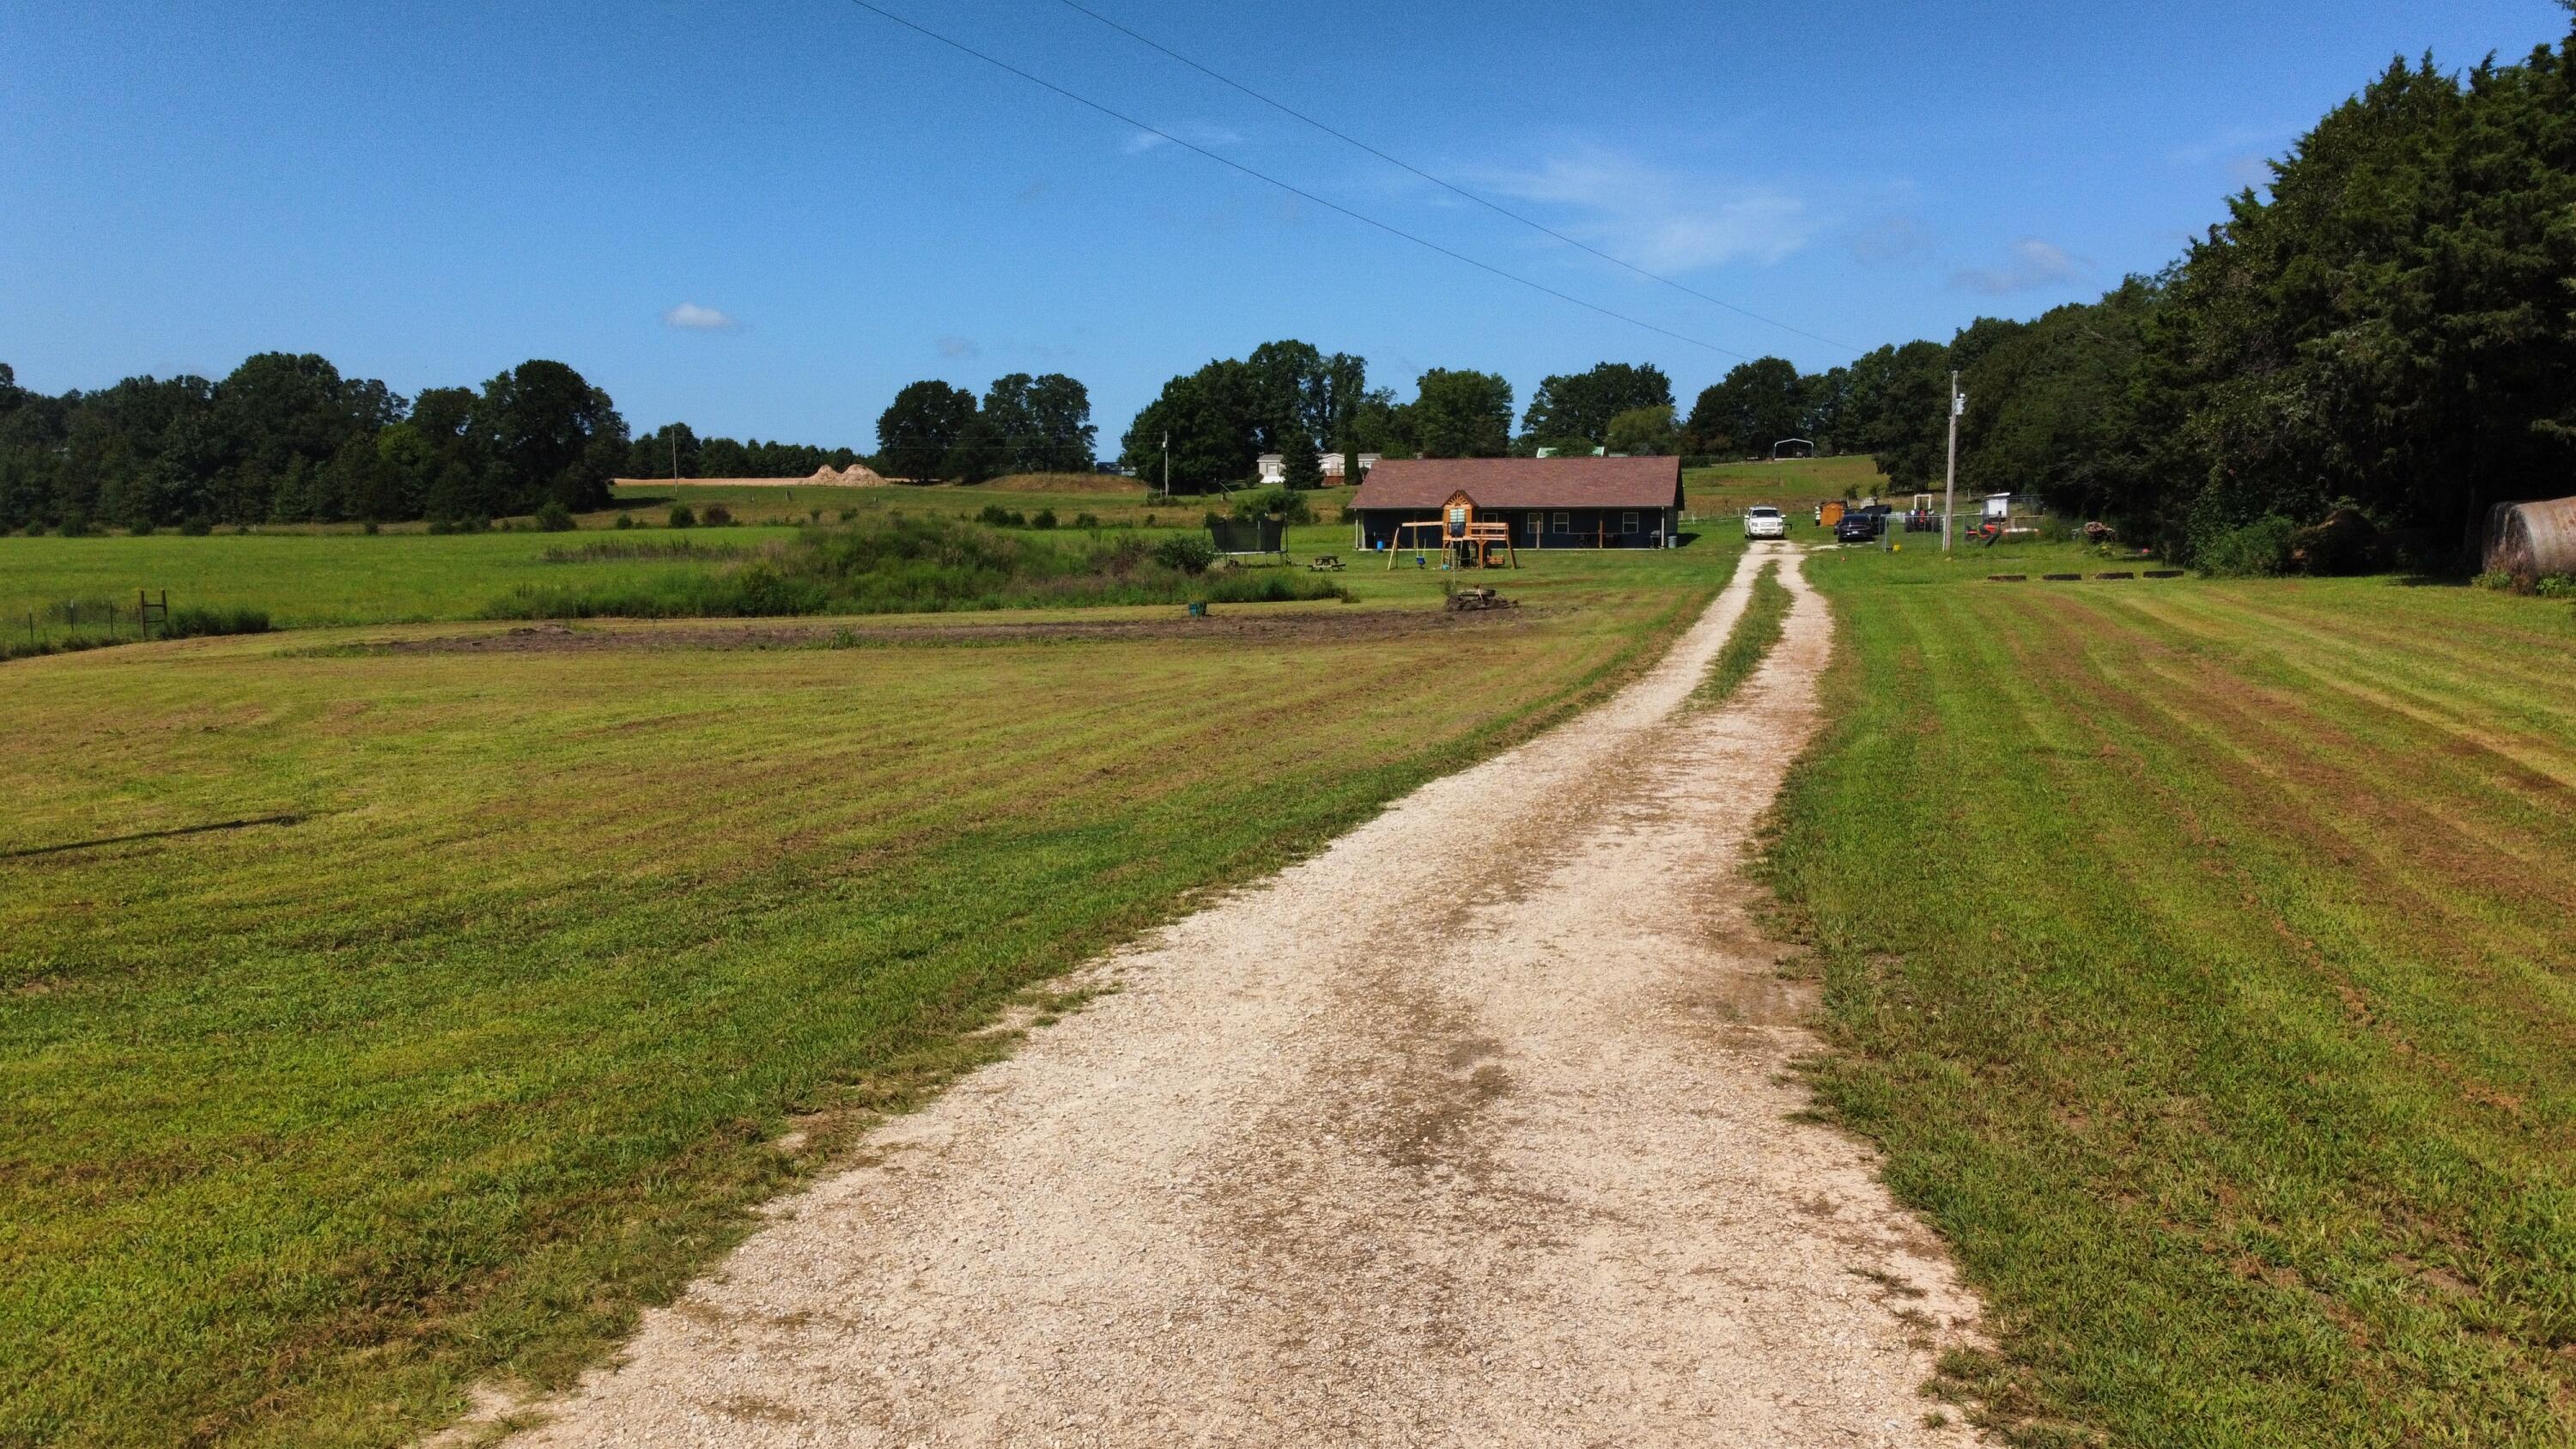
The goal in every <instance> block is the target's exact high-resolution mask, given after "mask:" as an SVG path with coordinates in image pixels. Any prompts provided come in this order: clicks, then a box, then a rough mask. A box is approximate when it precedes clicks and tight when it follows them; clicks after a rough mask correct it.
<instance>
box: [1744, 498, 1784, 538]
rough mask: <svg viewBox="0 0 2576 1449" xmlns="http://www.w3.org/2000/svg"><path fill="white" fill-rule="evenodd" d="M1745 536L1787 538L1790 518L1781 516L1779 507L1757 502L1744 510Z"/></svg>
mask: <svg viewBox="0 0 2576 1449" xmlns="http://www.w3.org/2000/svg"><path fill="white" fill-rule="evenodd" d="M1744 536H1745V537H1746V538H1787V537H1788V536H1789V520H1788V519H1786V518H1783V517H1781V516H1780V510H1779V509H1777V508H1773V507H1771V506H1769V505H1768V504H1756V505H1755V506H1753V507H1751V508H1748V509H1746V510H1744Z"/></svg>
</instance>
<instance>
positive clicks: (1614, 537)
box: [1351, 458, 1682, 550]
mask: <svg viewBox="0 0 2576 1449" xmlns="http://www.w3.org/2000/svg"><path fill="white" fill-rule="evenodd" d="M1458 494H1465V495H1466V497H1467V499H1468V500H1469V501H1470V502H1472V503H1473V504H1474V506H1475V516H1476V517H1477V518H1478V519H1479V520H1482V521H1487V522H1494V521H1503V522H1508V523H1510V524H1511V526H1512V542H1513V543H1514V544H1515V545H1516V546H1518V547H1521V548H1670V547H1672V546H1673V544H1674V542H1675V541H1676V539H1677V535H1678V533H1679V530H1680V525H1681V511H1682V464H1681V460H1680V459H1679V458H1390V459H1388V460H1387V461H1385V462H1383V463H1380V464H1378V465H1377V466H1376V467H1375V468H1373V469H1371V470H1370V471H1369V474H1368V477H1367V480H1366V481H1364V482H1362V483H1361V484H1360V491H1359V492H1358V493H1357V494H1356V495H1354V496H1353V497H1352V499H1351V516H1352V518H1353V519H1354V520H1355V522H1354V524H1353V527H1354V528H1355V529H1356V533H1355V535H1354V542H1355V543H1356V545H1357V546H1358V547H1359V548H1361V549H1364V550H1374V549H1380V548H1391V547H1394V546H1395V543H1396V526H1397V525H1398V524H1403V523H1415V522H1427V521H1429V520H1431V519H1436V518H1438V517H1439V516H1440V509H1441V506H1442V505H1443V504H1445V503H1447V502H1448V501H1449V500H1450V499H1451V498H1452V497H1453V496H1455V495H1458Z"/></svg>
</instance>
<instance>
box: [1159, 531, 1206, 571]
mask: <svg viewBox="0 0 2576 1449" xmlns="http://www.w3.org/2000/svg"><path fill="white" fill-rule="evenodd" d="M1154 562H1156V563H1158V564H1161V565H1162V566H1163V567H1165V568H1167V569H1179V570H1180V571H1181V572H1182V573H1185V574H1200V573H1205V572H1207V569H1208V565H1210V564H1212V563H1215V562H1216V545H1215V544H1213V543H1210V542H1208V541H1207V540H1206V539H1204V538H1201V537H1199V536H1198V535H1197V534H1195V533H1184V534H1179V535H1176V536H1174V537H1172V538H1167V539H1164V540H1163V541H1162V542H1161V543H1158V544H1156V545H1154Z"/></svg>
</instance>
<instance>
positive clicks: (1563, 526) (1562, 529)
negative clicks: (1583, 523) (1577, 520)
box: [1556, 513, 1574, 533]
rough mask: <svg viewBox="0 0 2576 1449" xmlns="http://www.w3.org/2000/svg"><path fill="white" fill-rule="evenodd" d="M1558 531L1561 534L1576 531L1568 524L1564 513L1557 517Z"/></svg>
mask: <svg viewBox="0 0 2576 1449" xmlns="http://www.w3.org/2000/svg"><path fill="white" fill-rule="evenodd" d="M1556 531H1557V532H1559V533H1572V532H1573V531H1574V526H1573V525H1572V524H1570V523H1568V522H1566V520H1565V515H1564V514H1562V513H1560V514H1558V515H1557V516H1556Z"/></svg>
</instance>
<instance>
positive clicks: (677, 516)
mask: <svg viewBox="0 0 2576 1449" xmlns="http://www.w3.org/2000/svg"><path fill="white" fill-rule="evenodd" d="M671 526H672V527H673V528H695V527H697V526H698V515H697V511H696V510H694V509H692V508H690V507H689V505H687V504H685V503H674V504H672V505H671Z"/></svg>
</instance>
